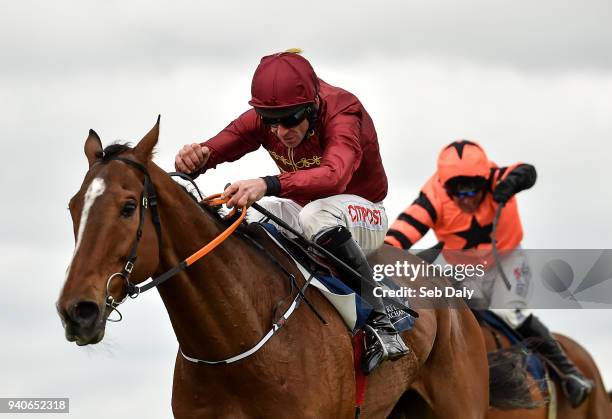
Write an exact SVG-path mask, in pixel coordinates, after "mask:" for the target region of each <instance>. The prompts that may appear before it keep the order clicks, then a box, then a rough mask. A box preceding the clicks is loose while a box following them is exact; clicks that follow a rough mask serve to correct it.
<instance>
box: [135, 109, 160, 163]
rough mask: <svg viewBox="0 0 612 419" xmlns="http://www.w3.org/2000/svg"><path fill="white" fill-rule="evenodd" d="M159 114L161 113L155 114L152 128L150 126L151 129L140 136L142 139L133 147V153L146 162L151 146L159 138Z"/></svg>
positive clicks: (150, 152)
mask: <svg viewBox="0 0 612 419" xmlns="http://www.w3.org/2000/svg"><path fill="white" fill-rule="evenodd" d="M160 116H161V115H157V122H156V123H155V125H154V126H153V128H151V131H149V132H148V133H147V135H145V136H144V137H142V140H140V141H139V142H138V144H137V145H136V147H134V154H135V155H136V157H137V158H138V159H139V160H140V161H142V162H147V161H148V160H149V159H150V158H151V154H152V153H153V148H155V145H156V144H157V139H158V138H159V119H160Z"/></svg>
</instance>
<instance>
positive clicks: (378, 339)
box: [365, 324, 389, 363]
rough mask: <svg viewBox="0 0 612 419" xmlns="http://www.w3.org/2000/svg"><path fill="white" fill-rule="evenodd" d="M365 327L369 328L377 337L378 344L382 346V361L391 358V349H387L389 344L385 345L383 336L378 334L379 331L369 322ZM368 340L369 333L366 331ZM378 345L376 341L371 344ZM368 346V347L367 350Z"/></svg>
mask: <svg viewBox="0 0 612 419" xmlns="http://www.w3.org/2000/svg"><path fill="white" fill-rule="evenodd" d="M365 329H367V330H369V331H370V332H371V333H372V334H373V335H374V336H375V337H376V340H377V341H378V344H379V345H380V347H381V348H382V352H383V354H382V358H381V361H380V362H381V363H382V362H384V361H386V360H387V359H389V351H388V350H387V345H385V342H384V341H383V340H382V338H381V337H380V335H379V334H378V332H377V331H376V329H374V328H373V327H372V326H370V325H369V324H366V325H365ZM367 342H368V334H367V333H366V343H367ZM374 345H376V344H375V343H374V344H372V345H370V346H374ZM367 349H368V348H367V347H366V350H367Z"/></svg>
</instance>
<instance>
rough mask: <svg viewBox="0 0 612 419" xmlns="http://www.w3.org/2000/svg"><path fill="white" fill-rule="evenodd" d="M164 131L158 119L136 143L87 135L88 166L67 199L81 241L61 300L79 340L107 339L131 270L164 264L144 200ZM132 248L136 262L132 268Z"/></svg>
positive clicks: (138, 275)
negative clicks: (114, 307)
mask: <svg viewBox="0 0 612 419" xmlns="http://www.w3.org/2000/svg"><path fill="white" fill-rule="evenodd" d="M158 136H159V118H158V120H157V123H156V124H155V126H154V127H153V128H152V129H151V131H149V133H148V134H146V135H145V136H144V138H143V139H142V140H140V142H139V143H138V144H137V145H136V147H134V148H130V147H128V146H125V145H119V144H115V145H111V146H109V147H107V148H106V149H104V150H103V149H102V143H101V141H100V138H99V137H98V135H97V134H96V133H95V132H94V131H93V130H90V131H89V136H88V137H87V140H86V141H85V155H86V156H87V160H88V162H89V170H88V171H87V174H86V175H85V179H84V180H83V184H82V185H81V188H80V189H79V191H78V192H77V193H76V195H74V196H73V197H72V199H71V200H70V203H69V210H70V215H71V217H72V223H73V228H74V237H75V241H76V244H75V249H74V253H73V256H72V261H71V262H70V265H69V266H68V269H67V271H66V282H65V284H64V287H63V289H62V292H61V294H60V298H59V300H58V302H57V310H58V313H59V315H60V318H61V319H62V324H63V325H64V329H65V332H66V339H68V340H69V341H71V342H72V341H75V342H76V343H77V344H78V345H87V344H91V343H98V342H99V341H100V340H102V338H103V337H104V330H105V325H106V320H107V318H108V316H109V315H110V313H111V312H112V304H113V302H114V303H116V302H118V301H121V300H122V299H123V298H125V296H126V293H127V292H128V289H127V285H128V283H129V282H128V278H127V277H130V278H129V280H130V281H131V282H132V283H138V282H142V281H144V280H145V279H147V278H148V277H150V276H152V274H153V273H154V272H155V270H156V269H157V266H158V264H159V249H158V247H159V239H158V235H157V234H156V228H154V225H153V221H152V216H151V211H148V210H145V209H144V207H146V206H147V204H146V203H145V205H144V207H143V201H145V202H146V197H147V191H145V186H144V184H145V178H146V177H147V176H148V174H147V173H148V171H149V169H148V168H149V167H152V166H153V164H152V163H151V154H152V151H153V148H154V147H155V145H156V144H157V139H158ZM126 160H129V161H131V162H133V163H130V162H126ZM143 198H145V199H143ZM141 217H143V218H142V221H141ZM139 231H142V237H141V239H140V240H139V241H138V240H137V234H138V232H139ZM136 243H137V244H136ZM132 251H135V255H136V257H137V263H135V264H134V266H133V270H132V269H131V268H132V267H131V266H129V264H128V266H127V270H126V263H127V262H128V261H129V259H130V254H131V253H132ZM128 271H132V272H131V274H130V273H129V272H128ZM111 277H112V279H110V278H111ZM109 301H110V302H111V304H109V303H108V302H109Z"/></svg>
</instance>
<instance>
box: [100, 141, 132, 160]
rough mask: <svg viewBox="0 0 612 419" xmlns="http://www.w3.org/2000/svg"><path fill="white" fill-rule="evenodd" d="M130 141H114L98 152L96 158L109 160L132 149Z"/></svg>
mask: <svg viewBox="0 0 612 419" xmlns="http://www.w3.org/2000/svg"><path fill="white" fill-rule="evenodd" d="M131 149H132V147H131V144H130V143H114V144H110V145H108V146H106V147H105V148H104V150H102V151H98V152H96V158H98V159H99V160H101V161H102V162H107V161H109V160H111V159H112V158H113V157H116V156H118V155H120V154H122V153H124V152H126V151H128V150H131Z"/></svg>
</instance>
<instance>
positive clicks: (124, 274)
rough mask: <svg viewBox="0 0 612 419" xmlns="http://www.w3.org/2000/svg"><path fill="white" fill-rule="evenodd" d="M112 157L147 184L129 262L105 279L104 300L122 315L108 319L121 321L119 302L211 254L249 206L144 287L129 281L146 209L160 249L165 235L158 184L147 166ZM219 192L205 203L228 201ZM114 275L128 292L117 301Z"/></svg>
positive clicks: (214, 203) (205, 200)
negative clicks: (153, 179)
mask: <svg viewBox="0 0 612 419" xmlns="http://www.w3.org/2000/svg"><path fill="white" fill-rule="evenodd" d="M113 160H118V161H122V162H124V163H126V164H127V165H129V166H131V167H133V168H135V169H137V170H138V171H140V172H141V173H142V174H143V175H144V187H143V190H142V194H141V196H140V206H139V211H138V217H139V221H138V228H137V230H136V239H135V240H134V244H132V248H131V249H130V253H129V256H128V257H127V261H126V262H125V265H124V266H123V268H122V269H121V271H120V272H115V273H113V274H112V275H111V276H109V277H108V279H107V280H106V291H105V293H106V296H105V299H104V300H105V304H106V306H107V307H108V308H109V309H110V310H111V312H112V311H116V312H117V314H118V315H119V318H118V319H111V318H110V317H109V318H107V320H108V321H111V322H118V321H121V319H122V318H123V316H122V315H121V312H120V311H119V310H117V307H118V306H119V305H121V304H122V303H123V302H125V300H126V299H127V298H128V297H130V298H132V299H134V298H136V297H138V296H139V295H140V294H142V293H143V292H145V291H148V290H150V289H151V288H154V287H156V286H158V285H160V284H161V283H163V282H165V281H167V280H168V279H170V278H172V277H173V276H174V275H176V274H178V273H179V272H181V271H183V270H185V269H186V268H187V267H188V266H190V265H191V264H193V263H194V262H196V261H197V260H199V259H200V258H202V257H204V256H205V255H206V254H208V253H210V252H211V251H212V250H213V249H214V248H215V247H217V246H218V245H220V244H221V243H222V242H223V241H224V240H225V239H226V238H228V237H229V236H230V235H231V234H232V233H233V232H234V230H236V229H237V228H238V226H239V225H240V223H242V221H243V219H244V217H245V216H246V208H245V207H243V208H242V210H241V211H240V215H239V217H238V218H237V219H236V220H235V221H234V222H233V223H232V224H231V225H230V226H229V227H228V228H227V229H226V230H224V231H223V232H222V233H221V234H219V235H218V236H217V237H216V238H214V239H213V240H212V241H210V242H209V243H208V244H206V245H205V246H203V247H202V248H200V249H199V250H198V251H196V252H195V253H193V254H192V255H191V256H189V257H188V258H186V259H184V260H182V261H181V262H180V263H179V264H178V265H177V266H175V267H173V268H171V269H169V270H167V271H166V272H164V273H163V274H161V275H159V276H157V277H155V278H152V279H151V281H150V282H148V283H146V284H144V285H141V286H138V285H135V284H134V283H132V282H131V281H130V276H131V274H132V271H133V270H134V266H135V264H136V259H137V256H136V253H137V251H138V246H139V244H140V239H141V238H142V231H143V228H144V219H145V210H146V209H147V208H150V209H151V219H152V221H153V225H154V226H155V232H156V234H157V238H158V240H159V247H160V248H161V237H162V235H161V221H160V217H159V209H158V205H157V191H156V190H155V186H154V185H153V182H151V176H150V175H149V171H148V170H147V168H146V167H145V166H144V165H142V164H140V163H138V162H136V161H134V160H131V159H128V158H125V157H120V156H115V157H111V158H109V159H107V160H105V162H109V161H113ZM198 192H199V191H198ZM220 195H221V194H216V195H211V196H209V197H206V198H204V199H203V202H205V203H207V204H208V205H213V206H214V205H221V204H223V203H225V202H226V200H224V199H220V198H219V197H220ZM236 212H237V211H236V209H234V210H233V211H232V212H231V213H230V214H228V217H232V216H233V215H234V214H235V213H236ZM115 278H120V279H123V283H124V287H125V292H126V294H125V297H123V298H122V299H121V300H116V299H115V298H114V297H113V296H112V294H111V292H110V286H111V283H112V281H113V280H114V279H115Z"/></svg>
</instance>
